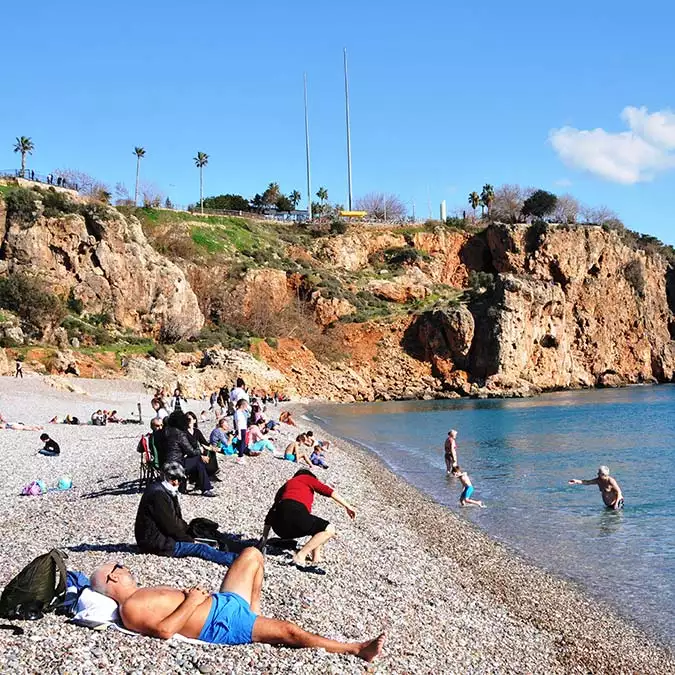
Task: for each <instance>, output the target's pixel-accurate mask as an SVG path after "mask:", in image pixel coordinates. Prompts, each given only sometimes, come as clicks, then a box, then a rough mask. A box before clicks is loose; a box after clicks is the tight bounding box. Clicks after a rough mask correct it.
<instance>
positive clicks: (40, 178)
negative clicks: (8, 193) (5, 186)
mask: <svg viewBox="0 0 675 675" xmlns="http://www.w3.org/2000/svg"><path fill="white" fill-rule="evenodd" d="M0 178H19V179H21V180H27V181H30V182H31V183H42V184H43V185H53V186H54V187H62V188H66V189H67V190H75V191H76V192H79V186H78V185H77V183H73V182H71V181H68V180H66V179H65V178H62V177H61V176H59V175H58V174H55V173H48V174H43V173H37V171H34V170H33V169H26V170H25V171H24V172H23V173H22V172H21V169H0Z"/></svg>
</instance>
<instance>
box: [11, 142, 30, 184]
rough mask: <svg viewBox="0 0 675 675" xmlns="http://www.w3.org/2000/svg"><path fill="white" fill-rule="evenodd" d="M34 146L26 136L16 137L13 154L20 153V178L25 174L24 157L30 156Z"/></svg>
mask: <svg viewBox="0 0 675 675" xmlns="http://www.w3.org/2000/svg"><path fill="white" fill-rule="evenodd" d="M33 150H35V145H34V144H33V141H31V139H30V137H28V136H17V137H16V144H15V145H14V152H20V153H21V178H23V177H24V176H25V174H26V155H32V154H33Z"/></svg>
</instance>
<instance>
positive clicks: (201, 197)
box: [192, 152, 209, 215]
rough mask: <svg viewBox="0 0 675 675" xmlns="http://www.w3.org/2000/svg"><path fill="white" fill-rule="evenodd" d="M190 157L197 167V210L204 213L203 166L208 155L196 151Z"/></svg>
mask: <svg viewBox="0 0 675 675" xmlns="http://www.w3.org/2000/svg"><path fill="white" fill-rule="evenodd" d="M192 159H194V161H195V166H196V167H197V168H198V169H199V210H200V211H201V213H202V215H204V167H205V166H206V165H207V164H208V163H209V156H208V155H207V154H206V153H205V152H198V153H197V156H196V157H193V158H192Z"/></svg>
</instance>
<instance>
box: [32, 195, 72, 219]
mask: <svg viewBox="0 0 675 675" xmlns="http://www.w3.org/2000/svg"><path fill="white" fill-rule="evenodd" d="M41 199H42V204H43V206H44V215H45V216H47V217H48V218H58V217H59V216H63V215H65V214H69V213H77V212H78V211H79V210H80V205H79V204H77V203H75V202H74V201H73V200H72V199H71V198H70V197H69V196H68V195H67V194H64V193H63V192H57V191H56V190H55V189H54V188H49V189H47V190H45V191H43V192H41Z"/></svg>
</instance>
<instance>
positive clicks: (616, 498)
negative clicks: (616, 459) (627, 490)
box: [569, 466, 623, 511]
mask: <svg viewBox="0 0 675 675" xmlns="http://www.w3.org/2000/svg"><path fill="white" fill-rule="evenodd" d="M569 484H570V485H597V486H598V489H599V490H600V493H601V494H602V501H603V502H605V506H606V507H607V508H608V509H614V510H615V511H617V510H618V509H622V508H623V493H622V492H621V488H620V487H619V484H618V483H617V482H616V480H615V479H614V478H612V477H611V476H610V475H609V468H608V467H606V466H601V467H600V468H599V469H598V477H597V478H591V479H590V480H579V479H578V478H572V480H570V481H569Z"/></svg>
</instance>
